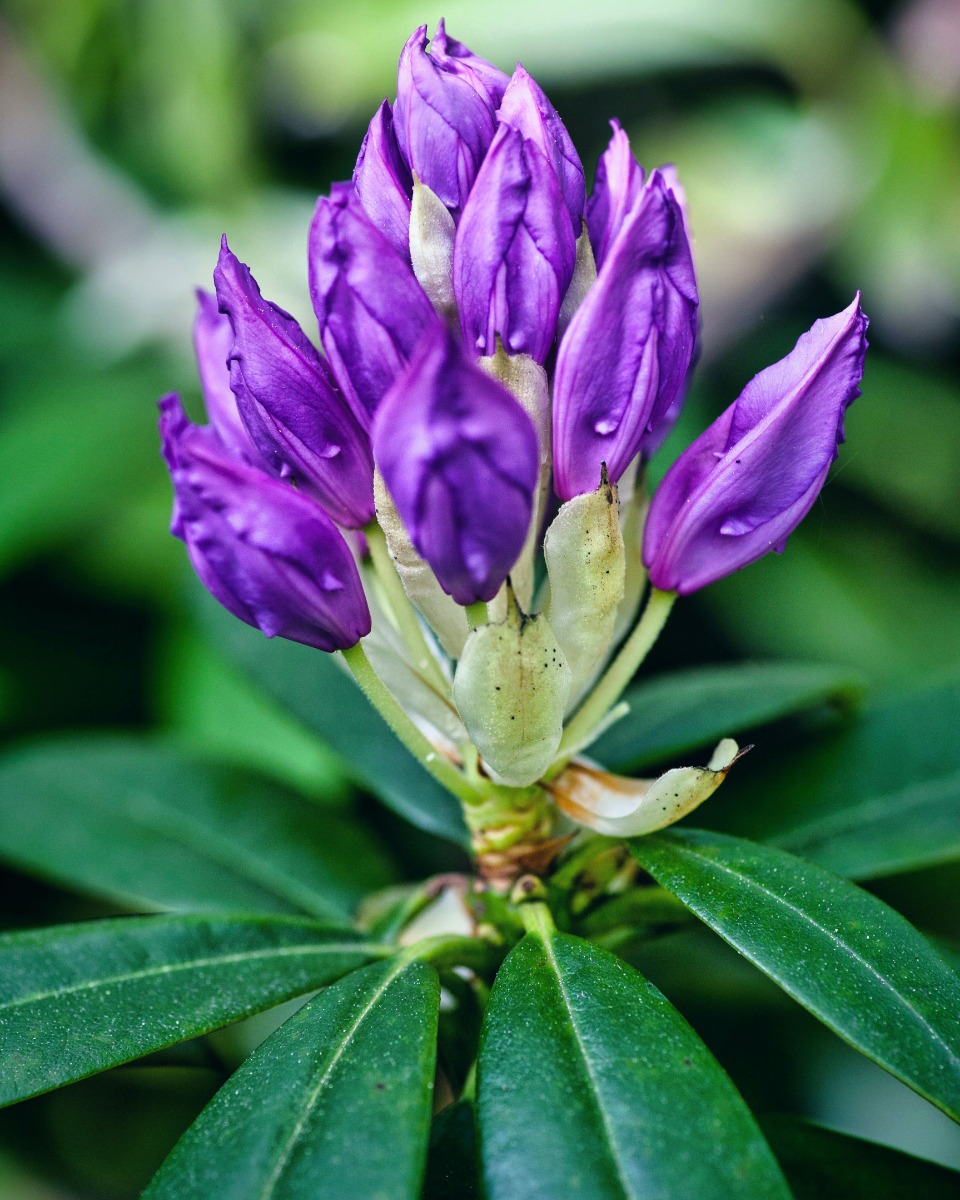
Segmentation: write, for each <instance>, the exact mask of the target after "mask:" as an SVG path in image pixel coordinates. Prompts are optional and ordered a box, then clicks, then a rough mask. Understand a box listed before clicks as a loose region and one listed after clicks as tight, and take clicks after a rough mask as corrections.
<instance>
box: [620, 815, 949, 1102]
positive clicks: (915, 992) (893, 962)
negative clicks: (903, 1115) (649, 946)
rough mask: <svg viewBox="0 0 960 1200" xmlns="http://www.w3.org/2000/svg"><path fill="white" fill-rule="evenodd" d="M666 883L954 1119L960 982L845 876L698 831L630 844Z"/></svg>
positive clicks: (884, 908)
mask: <svg viewBox="0 0 960 1200" xmlns="http://www.w3.org/2000/svg"><path fill="white" fill-rule="evenodd" d="M631 849H632V851H633V855H634V857H635V858H636V859H637V861H638V862H639V863H640V865H641V866H642V867H643V868H644V869H645V870H647V871H649V872H650V874H651V875H652V876H653V877H654V878H655V879H656V880H657V882H658V883H660V884H661V885H662V886H663V887H665V888H667V889H668V890H669V891H671V892H673V893H674V895H676V896H677V897H679V899H681V900H682V901H683V902H684V904H686V905H687V907H688V908H689V909H690V910H691V911H692V912H694V913H696V915H697V916H698V917H700V919H701V920H702V921H704V922H705V923H706V924H707V925H709V926H710V927H711V928H712V929H714V930H715V931H716V932H717V933H719V934H720V936H721V937H722V938H724V939H725V940H726V941H728V942H729V943H730V945H731V946H733V947H734V948H735V949H736V950H739V951H740V953H741V954H743V955H744V956H745V957H746V958H748V959H749V960H750V961H751V962H753V963H755V964H756V966H758V967H759V968H760V970H762V971H764V972H765V973H766V974H767V975H769V976H770V978H771V979H772V980H773V981H774V982H775V983H777V984H779V985H780V986H781V987H782V988H783V989H784V991H786V992H787V993H788V994H789V995H791V996H793V998H794V999H795V1000H797V1001H798V1002H799V1003H800V1004H802V1005H803V1006H804V1007H805V1008H807V1009H809V1011H810V1012H812V1013H813V1014H814V1016H816V1017H818V1018H819V1019H820V1020H821V1021H823V1022H824V1024H825V1025H827V1026H829V1028H830V1029H832V1030H833V1031H834V1032H835V1033H837V1034H839V1035H840V1037H842V1038H843V1039H844V1040H845V1041H847V1042H849V1043H850V1045H851V1046H854V1047H855V1048H856V1049H857V1050H860V1051H861V1052H862V1053H863V1054H865V1055H867V1057H868V1058H872V1059H873V1060H874V1062H876V1063H879V1065H880V1066H881V1067H884V1068H885V1069H886V1070H887V1071H889V1072H890V1073H891V1074H892V1075H895V1076H896V1077H897V1078H898V1079H902V1080H903V1082H904V1083H906V1084H908V1085H909V1086H910V1087H912V1088H914V1089H915V1090H916V1091H917V1092H919V1093H920V1095H922V1096H925V1097H926V1098H927V1099H928V1100H931V1101H932V1102H933V1103H934V1104H936V1105H938V1106H939V1107H940V1108H942V1109H943V1110H944V1112H946V1113H948V1114H949V1115H950V1116H952V1117H953V1118H954V1119H960V978H958V976H957V975H956V974H955V973H954V972H953V971H951V970H950V968H949V967H948V966H947V965H946V963H945V962H944V961H943V959H942V958H941V957H940V956H939V955H938V954H937V953H936V952H935V951H934V950H933V948H932V947H931V946H930V944H929V943H928V942H926V941H925V940H924V939H923V938H922V937H921V936H920V934H919V933H917V931H916V930H915V929H914V928H913V927H912V926H911V925H910V924H908V922H907V921H905V920H904V919H903V917H901V916H900V915H899V913H896V912H894V911H893V909H891V908H888V907H887V905H885V904H883V903H882V902H881V901H880V900H878V899H876V897H874V896H871V895H870V894H869V893H867V892H864V891H862V890H861V889H860V888H857V887H855V886H854V885H853V884H851V883H848V882H847V881H846V880H844V879H839V878H837V877H836V876H834V875H831V874H830V873H829V872H827V871H824V870H823V869H822V868H820V867H817V866H813V865H811V864H810V863H806V862H803V861H802V860H800V859H797V858H794V857H793V856H792V855H789V854H785V853H784V852H783V851H780V850H776V849H773V848H771V847H769V846H760V845H756V844H754V843H751V842H745V841H741V840H739V839H737V838H731V837H727V836H725V835H723V834H717V833H707V832H703V831H701V830H692V829H686V830H674V831H671V832H670V833H665V834H657V835H655V836H653V837H649V838H638V839H636V840H635V841H634V842H633V843H632V845H631Z"/></svg>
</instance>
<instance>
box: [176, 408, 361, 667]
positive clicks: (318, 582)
mask: <svg viewBox="0 0 960 1200" xmlns="http://www.w3.org/2000/svg"><path fill="white" fill-rule="evenodd" d="M160 414H161V416H160V432H161V438H162V442H163V452H164V457H165V458H166V460H167V463H168V465H169V467H170V474H171V477H172V479H173V486H174V494H175V504H176V510H175V522H174V528H173V530H172V532H174V533H175V534H176V535H177V536H178V537H180V538H182V540H183V541H184V542H185V543H186V546H187V550H188V551H189V554H190V561H191V562H192V563H193V566H194V569H195V570H196V572H197V574H198V575H199V576H200V579H201V581H202V583H203V584H204V586H205V587H206V588H207V590H208V591H210V592H211V593H212V594H213V595H214V596H215V597H216V599H217V600H219V601H220V603H221V604H222V605H223V606H224V607H225V608H227V609H229V610H230V612H232V613H233V614H234V615H235V616H237V617H239V618H240V620H242V621H245V622H246V623H247V624H248V625H253V626H256V627H257V628H259V629H261V630H262V631H263V632H264V633H265V634H266V635H267V637H274V636H279V637H285V638H289V639H290V640H291V641H295V642H302V643H304V645H307V646H315V647H316V648H317V649H319V650H326V651H334V650H345V649H346V648H347V647H349V646H353V645H355V644H356V642H357V641H359V639H360V638H361V637H364V636H366V634H367V633H369V632H370V613H369V610H368V608H367V602H366V598H365V597H364V594H363V587H362V585H361V583H360V576H359V574H358V572H357V568H356V564H355V562H354V560H353V555H352V554H351V553H350V549H349V547H348V546H347V543H346V542H345V541H344V539H343V535H342V534H341V533H340V532H339V530H338V529H337V527H336V526H335V525H334V523H333V522H332V521H331V520H330V518H329V517H328V516H327V514H326V513H325V512H324V511H323V509H322V508H321V507H320V506H319V505H318V504H317V503H315V502H314V501H313V500H311V499H310V498H309V497H307V496H304V495H302V494H301V493H299V492H297V491H296V490H295V489H294V488H291V487H289V486H288V485H286V484H284V483H281V482H279V481H278V480H275V479H271V478H270V476H268V475H266V474H264V473H263V472H262V471H258V470H257V469H256V468H253V467H248V466H246V465H244V464H242V463H238V462H236V461H235V460H234V459H231V458H230V456H229V455H228V453H227V452H226V451H225V450H224V448H223V446H222V445H221V444H220V442H219V440H218V439H217V438H216V437H215V436H214V434H213V431H212V430H211V429H210V428H209V427H199V426H196V425H192V424H191V423H190V422H189V421H188V420H187V418H186V415H185V414H184V411H183V408H182V407H181V405H180V401H179V399H178V398H177V397H176V396H166V397H164V398H163V399H162V400H161V401H160Z"/></svg>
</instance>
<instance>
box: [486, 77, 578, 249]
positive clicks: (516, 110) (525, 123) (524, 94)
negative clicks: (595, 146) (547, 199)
mask: <svg viewBox="0 0 960 1200" xmlns="http://www.w3.org/2000/svg"><path fill="white" fill-rule="evenodd" d="M497 120H498V122H499V123H500V124H501V125H509V126H510V128H511V129H515V130H516V131H517V132H518V133H521V134H523V136H524V137H525V138H527V139H529V140H530V141H532V142H536V144H537V145H538V146H539V147H540V149H541V150H542V151H543V153H544V155H545V156H546V157H547V159H548V160H549V161H550V162H551V163H552V164H553V169H554V170H555V171H556V173H557V179H558V180H559V181H560V191H561V193H562V194H563V202H564V204H566V206H567V212H569V214H570V222H571V228H572V229H573V236H574V239H576V238H578V237H579V236H580V229H581V222H582V220H583V206H584V201H585V199H586V183H585V181H584V178H583V164H582V163H581V162H580V156H579V155H578V154H577V151H576V148H575V147H574V144H573V142H572V141H571V140H570V135H569V133H567V129H566V126H565V125H564V123H563V122H562V121H561V120H560V114H559V113H558V112H557V110H556V109H555V108H554V107H553V105H552V104H551V103H550V101H549V100H548V99H547V97H546V96H545V95H544V93H543V89H542V88H541V87H540V85H539V84H538V83H536V81H535V80H533V79H532V78H531V77H530V75H528V74H527V72H526V71H525V70H524V69H523V67H521V66H519V65H518V66H517V69H516V71H514V73H513V78H512V79H511V80H510V86H509V87H508V88H507V90H506V92H505V93H504V97H503V101H502V102H501V104H500V111H499V112H498V113H497Z"/></svg>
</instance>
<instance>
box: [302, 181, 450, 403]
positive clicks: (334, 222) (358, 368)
mask: <svg viewBox="0 0 960 1200" xmlns="http://www.w3.org/2000/svg"><path fill="white" fill-rule="evenodd" d="M309 273H310V294H311V296H312V298H313V307H314V309H315V311H316V314H317V321H318V322H319V324H320V340H321V342H322V343H323V348H324V350H325V352H326V355H327V358H328V359H329V360H330V362H331V364H332V365H333V369H334V372H335V373H336V376H337V380H338V381H339V383H340V386H341V387H342V388H343V389H344V392H345V393H346V395H347V397H348V398H349V399H350V401H351V403H352V404H353V406H354V407H355V408H356V409H357V410H358V411H363V410H365V411H366V412H367V413H369V414H371V415H372V414H373V413H374V412H375V411H376V408H377V405H378V404H379V403H380V401H381V400H382V399H383V396H384V394H385V393H386V391H387V389H388V388H389V387H390V385H391V384H392V383H393V381H394V379H395V378H396V377H397V375H398V374H399V373H400V371H401V370H402V369H403V367H404V366H405V365H406V363H407V362H408V360H409V358H410V355H411V354H412V353H413V350H414V348H415V347H416V345H417V343H418V342H419V341H420V339H421V338H422V337H423V335H424V333H426V332H427V330H429V329H432V328H434V327H435V326H436V325H437V324H438V323H439V318H438V317H437V315H436V313H435V312H434V311H433V307H432V305H431V304H430V301H429V299H428V298H427V296H426V294H425V292H424V290H423V288H422V287H421V286H420V284H419V283H417V280H416V278H415V277H414V274H413V270H412V269H411V267H410V263H409V261H407V260H406V259H404V258H403V257H402V256H401V255H400V253H399V252H398V251H397V250H396V249H395V248H394V247H393V246H392V245H391V243H390V242H389V241H388V240H387V238H386V237H385V236H384V235H383V234H382V233H381V232H380V230H379V229H377V228H376V227H375V226H374V225H373V223H372V222H371V221H370V219H369V217H368V216H367V215H366V213H365V212H363V210H362V209H361V208H360V206H359V204H358V203H357V202H356V200H355V198H354V195H353V189H352V188H351V187H350V186H349V185H348V186H346V187H340V188H336V189H334V192H333V195H331V196H330V197H329V198H327V197H326V196H321V197H320V199H319V200H318V201H317V208H316V212H315V213H314V217H313V223H312V224H311V226H310V243H309Z"/></svg>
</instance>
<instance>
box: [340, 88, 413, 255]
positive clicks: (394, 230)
mask: <svg viewBox="0 0 960 1200" xmlns="http://www.w3.org/2000/svg"><path fill="white" fill-rule="evenodd" d="M353 186H354V188H355V190H356V194H357V199H358V200H359V202H360V206H361V207H362V209H363V211H364V212H365V213H366V214H367V216H368V217H369V218H370V220H371V221H372V222H373V224H374V225H376V227H377V228H378V229H379V230H380V232H381V233H382V234H383V235H384V237H386V238H387V240H388V241H389V242H390V243H391V245H392V246H393V247H394V249H396V250H397V251H398V252H399V253H400V254H401V255H402V256H403V257H404V258H408V257H409V255H410V244H409V237H410V195H411V190H412V188H413V180H412V179H411V177H410V170H409V168H408V167H407V164H406V163H405V162H404V161H403V156H402V155H401V153H400V147H399V146H398V145H397V138H396V133H395V132H394V127H393V110H392V109H391V108H390V105H389V103H388V102H387V101H386V100H384V102H383V103H382V104H381V105H380V107H379V108H378V109H377V111H376V113H375V114H374V117H373V120H372V121H371V122H370V127H369V129H368V130H367V135H366V137H365V138H364V139H363V145H362V146H361V147H360V154H359V156H358V157H357V165H356V166H355V167H354V169H353Z"/></svg>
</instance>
